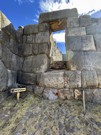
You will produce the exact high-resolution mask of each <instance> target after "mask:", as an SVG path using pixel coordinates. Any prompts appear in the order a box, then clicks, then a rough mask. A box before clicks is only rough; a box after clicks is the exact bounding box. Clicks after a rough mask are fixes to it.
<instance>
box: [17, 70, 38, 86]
mask: <svg viewBox="0 0 101 135" xmlns="http://www.w3.org/2000/svg"><path fill="white" fill-rule="evenodd" d="M36 79H37V76H36V74H33V73H24V72H18V83H21V84H25V85H32V84H33V85H35V84H36Z"/></svg>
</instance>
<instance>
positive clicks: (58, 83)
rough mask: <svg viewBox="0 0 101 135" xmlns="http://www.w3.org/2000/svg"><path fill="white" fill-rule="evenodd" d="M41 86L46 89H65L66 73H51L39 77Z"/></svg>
mask: <svg viewBox="0 0 101 135" xmlns="http://www.w3.org/2000/svg"><path fill="white" fill-rule="evenodd" d="M37 83H38V85H39V86H42V87H46V88H64V71H50V72H46V73H42V74H40V75H38V77H37Z"/></svg>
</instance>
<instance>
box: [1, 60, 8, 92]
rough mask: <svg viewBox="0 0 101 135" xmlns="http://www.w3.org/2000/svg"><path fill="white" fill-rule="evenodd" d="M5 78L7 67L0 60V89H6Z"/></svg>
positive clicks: (6, 77) (6, 76)
mask: <svg viewBox="0 0 101 135" xmlns="http://www.w3.org/2000/svg"><path fill="white" fill-rule="evenodd" d="M7 79H8V74H7V69H6V68H5V66H4V64H3V63H2V61H1V60H0V91H3V90H6V88H7Z"/></svg>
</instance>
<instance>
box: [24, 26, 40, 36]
mask: <svg viewBox="0 0 101 135" xmlns="http://www.w3.org/2000/svg"><path fill="white" fill-rule="evenodd" d="M36 33H38V24H31V25H26V26H24V34H25V35H31V34H36Z"/></svg>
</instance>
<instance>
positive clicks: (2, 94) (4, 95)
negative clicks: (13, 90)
mask: <svg viewBox="0 0 101 135" xmlns="http://www.w3.org/2000/svg"><path fill="white" fill-rule="evenodd" d="M7 97H8V95H7V93H6V92H0V103H2V102H3V101H6V98H7Z"/></svg>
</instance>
